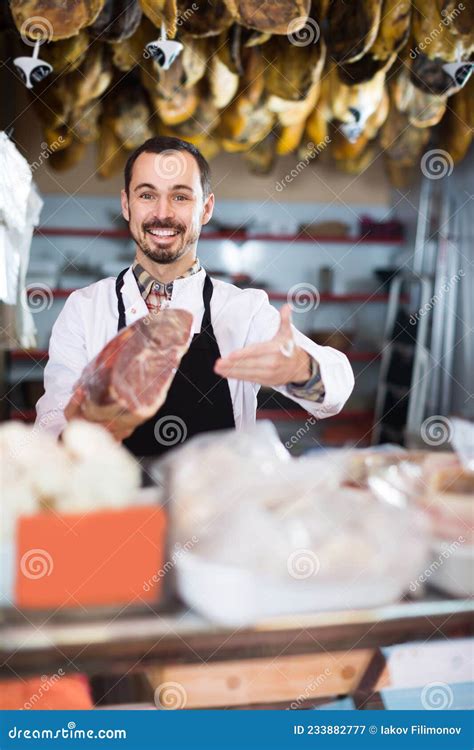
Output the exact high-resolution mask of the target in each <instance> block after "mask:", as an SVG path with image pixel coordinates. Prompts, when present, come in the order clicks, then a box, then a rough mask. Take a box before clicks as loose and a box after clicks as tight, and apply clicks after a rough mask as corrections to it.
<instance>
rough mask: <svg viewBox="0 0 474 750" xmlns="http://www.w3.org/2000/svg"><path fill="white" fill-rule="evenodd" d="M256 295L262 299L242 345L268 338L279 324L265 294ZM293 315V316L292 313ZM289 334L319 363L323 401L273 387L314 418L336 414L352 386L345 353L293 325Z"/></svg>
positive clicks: (352, 380)
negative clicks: (322, 342) (316, 340)
mask: <svg viewBox="0 0 474 750" xmlns="http://www.w3.org/2000/svg"><path fill="white" fill-rule="evenodd" d="M259 295H261V298H262V301H261V304H260V306H259V307H258V308H257V310H256V313H255V315H254V317H253V318H252V321H251V323H250V329H249V335H248V337H247V341H246V345H250V344H257V343H259V342H263V341H269V340H270V339H271V338H273V336H275V334H276V333H277V331H278V328H279V327H280V315H279V312H278V310H277V309H276V308H275V307H273V306H272V305H271V304H270V302H269V299H268V295H267V293H266V292H263V291H259ZM294 318H295V315H293V319H294ZM293 333H294V336H295V343H296V345H297V346H300V347H301V348H302V349H304V350H305V351H306V352H308V354H309V355H310V356H311V357H314V359H315V360H316V361H317V362H318V364H319V368H320V372H321V379H322V382H323V384H324V389H325V396H324V400H323V401H322V402H321V403H317V402H315V401H311V400H309V399H302V398H297V397H296V396H293V395H291V394H290V393H289V392H288V391H287V389H286V387H285V386H284V385H283V386H275V387H274V390H275V391H278V392H279V393H281V394H283V395H284V396H286V397H287V398H289V399H291V400H292V401H295V402H296V403H297V404H299V405H300V406H301V407H302V408H303V409H305V410H306V411H307V412H309V413H310V414H312V415H313V416H315V417H317V418H318V419H324V418H325V417H330V416H332V415H334V414H338V413H339V412H340V411H341V409H342V407H343V406H344V404H345V403H346V401H347V399H348V398H349V396H350V394H351V393H352V390H353V388H354V374H353V372H352V367H351V366H350V364H349V360H348V359H347V357H346V355H345V354H343V353H342V352H339V351H337V349H333V348H332V347H331V346H321V345H320V344H316V343H315V342H314V341H311V339H309V338H308V337H307V336H305V335H304V334H303V333H301V331H298V329H297V328H296V327H295V326H294V325H293Z"/></svg>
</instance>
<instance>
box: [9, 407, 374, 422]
mask: <svg viewBox="0 0 474 750" xmlns="http://www.w3.org/2000/svg"><path fill="white" fill-rule="evenodd" d="M372 417H373V413H372V412H371V411H361V410H357V411H356V410H352V411H351V410H348V411H342V412H340V413H339V414H335V415H334V416H333V417H331V420H332V421H334V420H337V421H338V422H344V421H347V420H352V419H359V420H362V419H364V420H370V419H372ZM310 418H311V415H310V414H309V413H308V412H306V411H305V410H304V409H290V410H289V409H257V419H273V420H275V421H276V422H278V421H281V422H291V421H293V420H299V419H310ZM10 419H15V420H18V421H21V422H34V420H35V419H36V410H35V409H21V410H20V409H15V410H12V411H11V412H10ZM320 421H321V422H322V421H323V420H320Z"/></svg>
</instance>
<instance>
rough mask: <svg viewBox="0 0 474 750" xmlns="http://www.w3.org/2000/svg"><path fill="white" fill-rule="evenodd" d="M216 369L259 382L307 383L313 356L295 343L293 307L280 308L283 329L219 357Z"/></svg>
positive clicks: (229, 374)
mask: <svg viewBox="0 0 474 750" xmlns="http://www.w3.org/2000/svg"><path fill="white" fill-rule="evenodd" d="M214 371H215V372H216V373H217V374H218V375H220V376H221V377H223V378H236V379H237V380H249V381H250V382H252V383H259V384H260V385H268V386H274V385H286V384H287V383H305V382H306V381H307V380H309V378H310V377H311V357H310V355H309V354H308V352H306V351H305V350H304V349H302V348H301V347H299V346H296V345H295V341H294V337H293V330H292V328H291V307H290V305H284V306H283V307H282V309H281V311H280V328H279V329H278V332H277V333H276V335H275V336H274V337H273V338H272V339H271V340H270V341H265V342H264V343H262V344H252V345H250V346H246V347H244V348H243V349H237V350H236V351H234V352H232V353H231V354H229V355H228V356H227V357H220V358H219V359H217V360H216V363H215V365H214Z"/></svg>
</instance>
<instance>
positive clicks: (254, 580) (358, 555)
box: [160, 422, 427, 625]
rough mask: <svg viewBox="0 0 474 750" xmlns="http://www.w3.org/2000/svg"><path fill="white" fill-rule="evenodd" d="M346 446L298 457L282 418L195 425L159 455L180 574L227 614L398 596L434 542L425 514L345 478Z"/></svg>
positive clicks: (254, 616) (182, 589)
mask: <svg viewBox="0 0 474 750" xmlns="http://www.w3.org/2000/svg"><path fill="white" fill-rule="evenodd" d="M346 460H347V456H346V454H345V452H344V451H331V452H327V453H324V454H323V455H316V456H314V457H313V456H308V457H304V458H302V459H294V458H291V457H290V455H289V454H288V452H287V451H285V450H284V448H283V446H282V445H281V443H280V441H279V439H278V435H277V433H276V431H275V429H274V427H273V426H272V425H271V424H270V423H262V422H260V423H259V424H257V426H256V427H255V428H253V429H251V430H246V431H239V432H235V431H231V432H228V433H223V432H219V433H213V434H206V435H204V436H197V437H196V438H193V439H192V440H190V441H189V442H188V443H187V444H186V445H185V446H183V447H182V448H180V449H178V450H175V451H173V452H172V453H170V454H169V455H168V456H166V458H165V459H163V461H162V462H160V465H161V469H162V470H163V467H165V476H166V477H167V486H168V495H169V497H170V500H171V503H170V506H171V534H172V541H174V542H175V543H179V544H180V545H182V546H183V547H184V549H186V548H187V546H186V545H187V542H188V541H189V539H191V538H192V537H193V536H194V538H197V539H198V542H197V543H196V544H194V545H193V546H192V548H191V549H188V552H187V554H185V555H182V556H180V559H179V561H178V564H177V585H178V590H179V593H180V595H181V597H182V598H183V599H184V600H185V602H186V603H187V604H188V605H190V606H192V607H194V608H195V609H196V610H198V611H199V612H201V613H202V614H204V615H205V616H207V617H208V618H210V619H212V620H214V621H217V622H220V623H223V624H227V625H241V624H250V623H252V622H256V621H257V620H259V619H261V618H265V617H269V616H272V615H278V614H291V613H297V612H311V611H320V610H327V609H352V608H357V607H374V606H378V605H381V604H384V603H388V602H391V601H394V600H396V599H397V598H399V597H400V596H401V595H402V594H403V592H404V591H405V590H406V589H407V588H408V585H409V583H410V581H411V580H412V579H413V577H416V575H418V573H419V572H420V570H421V569H422V568H423V564H424V561H425V557H426V552H427V534H426V526H425V524H424V522H423V521H424V519H423V516H422V514H421V513H419V512H418V511H417V510H416V509H415V508H411V507H399V506H397V505H392V504H390V503H386V502H384V501H382V500H379V499H377V498H375V497H374V496H373V495H372V494H371V493H370V492H368V491H363V490H358V489H354V488H348V487H341V478H342V477H343V476H344V471H345V465H346Z"/></svg>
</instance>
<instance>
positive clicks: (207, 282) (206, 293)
mask: <svg viewBox="0 0 474 750" xmlns="http://www.w3.org/2000/svg"><path fill="white" fill-rule="evenodd" d="M127 271H128V268H124V269H123V271H120V273H119V275H118V276H117V278H116V280H115V293H116V295H117V303H118V314H119V319H118V327H117V330H118V331H121V330H122V328H125V326H126V325H127V321H126V317H125V305H124V302H123V295H122V287H123V277H124V276H125V274H126V273H127ZM213 291H214V287H213V285H212V281H211V279H210V278H209V276H208V275H207V273H206V278H205V279H204V289H203V293H202V297H203V301H204V315H203V317H202V324H201V331H202V332H204V331H206V332H207V333H213V328H212V323H211V298H212V292H213Z"/></svg>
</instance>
